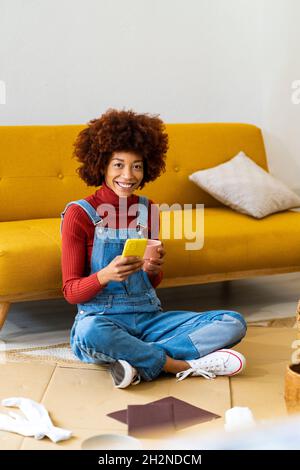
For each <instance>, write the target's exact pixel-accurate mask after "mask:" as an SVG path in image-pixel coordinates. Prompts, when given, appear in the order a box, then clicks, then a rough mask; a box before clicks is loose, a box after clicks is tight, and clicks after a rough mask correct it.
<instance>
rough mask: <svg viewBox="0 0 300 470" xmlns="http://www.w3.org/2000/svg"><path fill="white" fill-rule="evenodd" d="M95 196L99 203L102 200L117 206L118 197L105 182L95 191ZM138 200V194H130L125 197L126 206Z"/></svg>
mask: <svg viewBox="0 0 300 470" xmlns="http://www.w3.org/2000/svg"><path fill="white" fill-rule="evenodd" d="M95 197H96V199H97V203H98V204H101V203H102V202H105V203H108V204H112V205H113V206H114V207H117V208H118V207H119V201H120V199H121V198H120V197H119V196H118V195H117V194H116V193H115V192H114V191H113V190H112V189H111V188H110V187H109V186H107V184H106V183H105V181H104V182H103V184H102V186H101V188H99V189H98V190H97V191H96V192H95ZM137 201H138V196H136V195H135V194H131V195H130V196H129V197H128V198H127V207H129V206H130V205H131V204H135V203H136V202H137Z"/></svg>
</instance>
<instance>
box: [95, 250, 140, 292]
mask: <svg viewBox="0 0 300 470" xmlns="http://www.w3.org/2000/svg"><path fill="white" fill-rule="evenodd" d="M143 264H144V260H143V259H142V258H139V257H138V256H121V255H119V256H116V257H115V258H114V259H113V260H112V261H111V262H110V263H109V264H108V265H107V266H106V267H105V268H103V269H101V270H100V271H98V272H97V278H98V281H99V282H100V284H102V285H105V284H107V283H108V282H109V281H119V282H121V281H125V280H126V279H127V278H128V277H129V276H130V275H131V274H133V273H135V272H137V271H139V270H140V269H141V268H142V266H143Z"/></svg>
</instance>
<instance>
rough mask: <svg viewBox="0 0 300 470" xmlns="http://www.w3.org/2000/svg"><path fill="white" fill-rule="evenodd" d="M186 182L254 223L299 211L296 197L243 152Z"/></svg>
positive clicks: (198, 172)
mask: <svg viewBox="0 0 300 470" xmlns="http://www.w3.org/2000/svg"><path fill="white" fill-rule="evenodd" d="M189 179H190V180H191V181H193V183H195V184H197V185H198V186H200V188H202V189H204V190H205V191H207V192H208V193H209V194H211V195H212V196H213V197H214V198H215V199H218V200H219V201H221V202H222V203H223V204H225V205H227V206H229V207H231V208H232V209H234V210H236V211H238V212H242V213H243V214H247V215H251V216H253V217H256V218H257V219H261V218H262V217H265V216H266V215H269V214H273V213H274V212H279V211H283V210H286V209H291V208H292V207H300V197H299V196H298V195H297V194H296V193H294V192H293V191H292V190H291V189H289V188H288V187H287V186H286V185H285V184H284V183H282V182H281V181H279V180H277V179H276V178H274V177H273V176H271V175H270V174H269V173H268V172H267V171H265V170H264V169H263V168H261V167H260V166H259V165H257V164H256V163H255V162H254V161H253V160H251V158H249V157H247V156H246V155H245V154H244V152H240V153H238V155H236V156H235V157H233V158H232V159H231V160H229V161H228V162H226V163H222V164H221V165H218V166H215V167H213V168H209V169H207V170H200V171H196V172H195V173H193V174H192V175H190V176H189Z"/></svg>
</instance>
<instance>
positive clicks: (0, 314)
mask: <svg viewBox="0 0 300 470" xmlns="http://www.w3.org/2000/svg"><path fill="white" fill-rule="evenodd" d="M9 307H10V302H0V330H1V328H2V327H3V325H4V322H5V320H6V317H7V314H8V310H9Z"/></svg>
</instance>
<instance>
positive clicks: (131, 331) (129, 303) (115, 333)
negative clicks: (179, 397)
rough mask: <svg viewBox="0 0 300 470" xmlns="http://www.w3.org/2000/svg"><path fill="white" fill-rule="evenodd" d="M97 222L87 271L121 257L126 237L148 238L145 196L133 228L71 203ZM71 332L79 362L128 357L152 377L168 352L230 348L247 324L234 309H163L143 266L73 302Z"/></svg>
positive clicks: (186, 354)
mask: <svg viewBox="0 0 300 470" xmlns="http://www.w3.org/2000/svg"><path fill="white" fill-rule="evenodd" d="M71 204H78V205H79V206H80V207H82V209H83V210H84V211H85V212H86V213H87V215H88V216H89V217H90V219H91V221H92V223H93V225H94V226H95V233H94V241H93V249H92V257H91V274H92V273H95V272H98V271H100V270H101V269H102V268H104V267H105V266H107V265H108V264H109V263H110V262H111V261H112V260H113V259H114V258H115V257H116V256H117V255H121V253H122V251H123V247H124V244H125V241H126V238H147V234H146V233H144V234H143V230H141V228H142V227H144V228H145V229H146V230H147V233H148V228H147V227H148V199H147V198H145V197H140V198H139V204H140V206H139V208H140V207H141V208H142V210H139V216H138V221H137V227H136V228H124V229H112V228H108V227H103V226H102V225H101V222H102V219H101V217H100V216H99V215H98V214H97V212H96V210H95V209H94V208H93V207H92V206H91V205H90V204H89V203H88V202H87V201H86V200H85V199H81V200H78V201H72V202H70V203H69V204H67V206H66V207H65V209H64V211H63V212H62V213H61V227H62V223H63V217H64V214H65V212H66V210H67V208H68V206H69V205H71ZM77 309H78V313H77V315H76V317H75V321H74V324H73V327H72V329H71V334H70V342H71V348H72V351H73V352H74V354H75V355H76V356H77V357H78V358H79V359H80V360H82V361H83V362H90V363H96V364H109V363H112V362H115V361H116V360H117V359H123V360H126V361H128V362H129V363H130V364H131V365H132V366H133V367H135V368H136V369H137V370H138V372H139V374H140V375H141V377H142V378H143V379H144V380H146V381H150V380H153V379H154V378H155V377H157V376H158V375H159V374H160V373H161V372H162V370H163V366H164V364H165V362H166V355H168V356H170V357H172V358H174V359H181V360H189V359H197V358H199V357H202V356H205V355H207V354H209V353H211V352H213V351H216V350H217V349H221V348H226V347H228V348H229V347H231V346H233V345H235V344H237V343H239V342H240V341H241V339H242V338H243V337H244V336H245V334H246V322H245V320H244V319H243V317H242V315H240V314H239V313H238V312H234V311H228V310H212V311H206V312H202V313H200V312H191V311H186V310H174V311H166V312H164V311H163V309H162V307H161V303H160V300H159V299H158V297H157V295H156V292H155V289H154V288H153V287H152V285H151V283H150V281H149V278H148V275H147V273H145V272H144V271H143V270H142V269H141V270H139V271H138V272H136V273H134V274H131V275H130V276H129V277H128V278H127V280H125V281H122V282H117V281H110V282H109V283H108V284H107V285H106V286H105V287H104V288H103V289H102V290H101V291H100V292H99V294H97V295H96V296H95V297H93V298H92V299H91V300H89V301H88V302H84V303H81V304H78V305H77Z"/></svg>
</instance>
